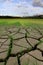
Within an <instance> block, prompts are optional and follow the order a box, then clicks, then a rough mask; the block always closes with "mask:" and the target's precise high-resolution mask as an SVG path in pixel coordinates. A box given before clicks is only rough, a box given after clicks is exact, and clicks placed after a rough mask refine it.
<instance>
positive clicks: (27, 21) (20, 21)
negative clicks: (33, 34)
mask: <svg viewBox="0 0 43 65" xmlns="http://www.w3.org/2000/svg"><path fill="white" fill-rule="evenodd" d="M12 24H15V25H23V26H25V25H26V26H28V25H37V24H39V25H43V19H0V25H12Z"/></svg>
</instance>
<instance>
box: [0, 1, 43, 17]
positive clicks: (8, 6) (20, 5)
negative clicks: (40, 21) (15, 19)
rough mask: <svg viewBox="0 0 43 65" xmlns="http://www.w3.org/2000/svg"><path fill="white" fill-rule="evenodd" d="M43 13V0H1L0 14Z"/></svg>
mask: <svg viewBox="0 0 43 65" xmlns="http://www.w3.org/2000/svg"><path fill="white" fill-rule="evenodd" d="M40 14H41V15H43V0H0V15H1V16H2V15H4V16H5V15H7V16H8V15H9V16H33V15H40Z"/></svg>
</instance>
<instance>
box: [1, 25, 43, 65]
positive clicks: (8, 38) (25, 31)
mask: <svg viewBox="0 0 43 65" xmlns="http://www.w3.org/2000/svg"><path fill="white" fill-rule="evenodd" d="M0 65H43V27H31V26H30V27H15V26H11V27H7V26H6V27H5V26H3V27H2V26H0Z"/></svg>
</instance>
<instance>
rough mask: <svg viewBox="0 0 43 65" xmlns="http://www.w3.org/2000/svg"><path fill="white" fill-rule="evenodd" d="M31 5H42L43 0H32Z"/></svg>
mask: <svg viewBox="0 0 43 65" xmlns="http://www.w3.org/2000/svg"><path fill="white" fill-rule="evenodd" d="M33 6H40V7H43V2H42V0H33Z"/></svg>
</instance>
